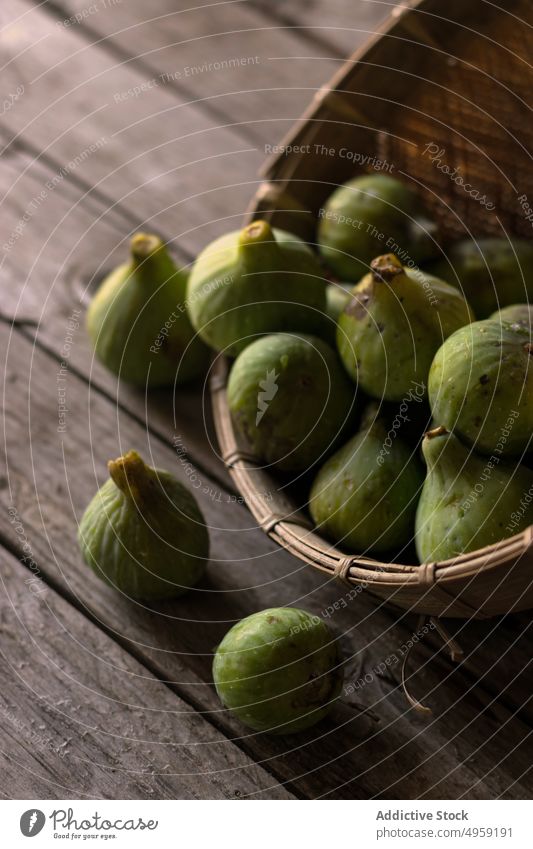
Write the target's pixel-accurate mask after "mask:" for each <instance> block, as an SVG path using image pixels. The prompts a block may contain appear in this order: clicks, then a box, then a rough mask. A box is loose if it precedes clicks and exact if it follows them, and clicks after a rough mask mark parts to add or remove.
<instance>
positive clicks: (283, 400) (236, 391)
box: [227, 333, 355, 471]
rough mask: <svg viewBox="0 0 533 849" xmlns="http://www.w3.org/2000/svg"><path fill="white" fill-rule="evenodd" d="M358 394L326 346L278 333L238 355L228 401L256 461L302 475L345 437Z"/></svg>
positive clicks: (237, 426) (332, 352) (229, 385)
mask: <svg viewBox="0 0 533 849" xmlns="http://www.w3.org/2000/svg"><path fill="white" fill-rule="evenodd" d="M354 395H355V392H354V387H353V386H352V384H351V383H350V381H349V380H348V378H347V377H346V375H345V374H344V371H343V369H342V366H341V364H340V363H339V361H338V359H337V356H336V354H335V352H334V351H333V349H332V348H330V346H329V345H328V344H327V343H326V342H324V341H323V340H322V339H318V338H317V337H314V336H304V335H300V336H298V335H293V334H289V333H275V334H272V335H271V336H263V337H262V338H261V339H257V340H256V341H255V342H252V344H251V345H249V346H248V347H247V348H245V349H244V351H242V353H241V354H239V356H238V357H237V359H236V360H235V362H234V364H233V367H232V369H231V372H230V375H229V380H228V395H227V397H228V405H229V409H230V412H231V416H232V418H233V421H234V423H235V426H236V428H237V429H238V430H239V431H240V433H241V434H242V435H243V436H244V437H245V438H246V440H247V441H248V443H249V445H250V447H251V449H252V451H253V453H254V454H255V456H257V457H258V458H261V459H263V460H265V461H266V462H268V463H272V464H273V465H275V466H277V467H278V468H279V469H282V470H284V471H303V470H305V469H308V468H309V467H310V466H312V465H313V464H314V463H315V462H317V461H318V460H320V459H321V457H322V456H323V455H324V454H325V453H326V452H329V450H330V449H331V447H332V445H334V443H335V442H336V441H337V440H338V439H339V438H340V437H341V435H342V433H343V431H344V429H345V428H346V426H347V425H348V424H349V422H350V419H351V417H352V413H353V408H354Z"/></svg>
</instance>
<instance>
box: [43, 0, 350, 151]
mask: <svg viewBox="0 0 533 849" xmlns="http://www.w3.org/2000/svg"><path fill="white" fill-rule="evenodd" d="M206 7H207V8H206ZM46 9H47V11H48V12H52V13H53V14H54V15H55V16H56V18H57V19H58V21H59V22H60V21H61V20H63V21H69V20H72V19H74V23H73V24H70V26H74V27H75V28H76V27H79V29H80V30H81V31H82V32H84V33H86V34H87V36H89V37H90V38H92V39H93V40H95V41H96V42H97V44H98V47H99V48H101V49H103V50H107V51H109V52H111V53H112V55H114V56H116V57H117V58H122V59H126V60H128V59H130V57H131V59H132V60H133V61H132V65H133V66H134V67H136V68H139V69H140V70H141V71H142V72H144V75H145V77H146V78H147V79H148V80H150V82H151V84H152V86H153V87H155V86H165V87H168V89H169V90H170V89H174V90H175V91H176V93H177V94H178V96H181V97H182V96H183V95H185V96H186V97H187V98H195V99H197V100H198V106H199V107H200V108H202V109H204V110H207V111H210V112H211V113H213V114H214V115H216V114H221V115H222V116H223V117H224V120H225V121H231V122H232V123H233V124H235V125H236V126H237V127H238V129H239V132H240V133H241V135H242V137H243V138H251V139H254V140H256V141H259V143H260V144H261V145H264V143H265V142H271V141H274V142H275V141H277V140H278V139H279V138H280V137H281V136H282V135H284V133H285V131H286V130H287V129H288V128H289V126H290V123H289V125H288V124H287V122H292V121H294V120H296V118H298V117H299V115H300V113H301V112H302V111H303V109H304V108H305V106H307V103H308V102H309V100H310V99H311V98H312V96H313V93H314V91H315V90H316V89H318V88H320V86H321V85H322V84H323V83H324V82H325V81H326V80H327V79H328V77H329V76H330V75H331V73H332V72H333V71H334V70H335V69H336V67H337V66H338V56H337V55H335V53H333V55H332V51H331V49H330V48H329V46H328V49H324V48H320V46H319V45H317V43H316V41H315V40H313V39H310V38H308V37H307V31H306V30H303V31H302V32H299V31H298V30H297V29H295V28H294V25H290V26H284V25H283V24H281V25H280V23H279V21H278V20H277V18H276V17H272V16H271V15H270V14H269V11H268V10H267V9H266V8H265V9H261V8H259V7H254V5H253V4H250V3H248V2H234V3H223V4H210V3H207V2H200V3H196V4H195V5H194V7H185V8H183V9H180V8H176V4H175V3H172V2H169V0H154V2H153V3H151V4H150V6H149V7H147V6H146V4H143V3H142V2H141V0H128V2H127V3H117V4H116V5H113V6H111V7H107V6H104V5H103V4H101V5H99V4H98V3H96V4H94V7H93V9H94V11H93V13H92V14H87V5H86V3H85V2H84V0H57V1H56V0H54V2H53V3H47V4H46ZM77 21H79V23H77ZM149 90H150V89H148V91H149Z"/></svg>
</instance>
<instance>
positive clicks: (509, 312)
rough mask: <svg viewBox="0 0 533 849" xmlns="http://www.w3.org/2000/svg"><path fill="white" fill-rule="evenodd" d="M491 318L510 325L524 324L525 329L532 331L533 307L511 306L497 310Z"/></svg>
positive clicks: (525, 305) (529, 305)
mask: <svg viewBox="0 0 533 849" xmlns="http://www.w3.org/2000/svg"><path fill="white" fill-rule="evenodd" d="M490 317H491V318H493V319H494V318H495V319H497V320H498V321H506V322H508V323H509V324H523V325H524V327H528V328H529V329H530V330H531V327H532V326H533V305H531V304H510V305H509V306H508V307H503V309H501V310H497V311H496V312H495V313H493V314H492V315H491V316H490Z"/></svg>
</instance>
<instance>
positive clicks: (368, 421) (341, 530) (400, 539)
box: [309, 405, 424, 554]
mask: <svg viewBox="0 0 533 849" xmlns="http://www.w3.org/2000/svg"><path fill="white" fill-rule="evenodd" d="M423 480H424V474H423V470H422V464H421V463H420V460H419V459H418V457H417V456H416V454H413V452H412V451H411V449H410V448H408V446H407V445H406V444H405V443H404V442H403V441H402V439H401V437H400V436H398V435H397V433H396V432H395V431H394V430H393V429H392V428H391V427H390V426H389V424H388V423H387V421H386V420H385V419H384V418H382V416H381V415H380V413H379V412H377V405H376V406H374V405H370V406H369V408H368V409H367V411H366V414H365V417H364V419H363V422H362V427H361V429H360V430H359V432H358V433H357V434H356V435H355V436H354V437H352V439H350V440H349V442H347V443H346V445H343V447H342V448H340V449H339V450H338V451H337V452H336V453H335V454H334V455H333V457H330V458H329V460H327V461H326V462H325V463H324V465H323V466H322V468H321V469H320V471H319V472H318V475H317V476H316V478H315V481H314V483H313V485H312V488H311V495H310V499H309V509H310V512H311V516H312V517H313V521H314V522H315V525H316V526H317V529H318V530H319V531H322V532H324V533H325V534H326V536H327V537H328V538H329V539H331V540H332V541H333V542H334V543H337V544H339V545H341V547H343V548H345V549H347V550H349V551H355V552H358V553H364V552H367V551H369V550H370V551H373V552H375V553H376V554H377V553H379V552H384V551H390V550H391V549H399V548H401V547H402V546H405V545H407V544H408V543H409V542H410V541H411V540H412V538H413V532H414V520H415V511H416V505H417V500H418V495H419V490H420V488H421V487H422V483H423Z"/></svg>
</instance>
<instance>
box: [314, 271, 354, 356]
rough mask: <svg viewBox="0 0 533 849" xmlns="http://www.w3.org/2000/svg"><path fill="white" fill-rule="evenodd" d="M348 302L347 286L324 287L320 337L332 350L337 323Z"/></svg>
mask: <svg viewBox="0 0 533 849" xmlns="http://www.w3.org/2000/svg"><path fill="white" fill-rule="evenodd" d="M349 300H350V289H349V287H348V286H346V285H344V286H343V285H341V284H340V283H329V284H328V286H327V287H326V313H325V317H324V322H323V329H322V332H321V334H320V336H321V337H322V339H324V340H325V341H326V342H328V343H329V344H330V345H332V346H333V347H334V348H335V346H336V344H337V341H336V340H337V322H338V320H339V316H340V314H341V313H342V311H343V309H344V307H345V306H346V304H347V303H348V301H349Z"/></svg>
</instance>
